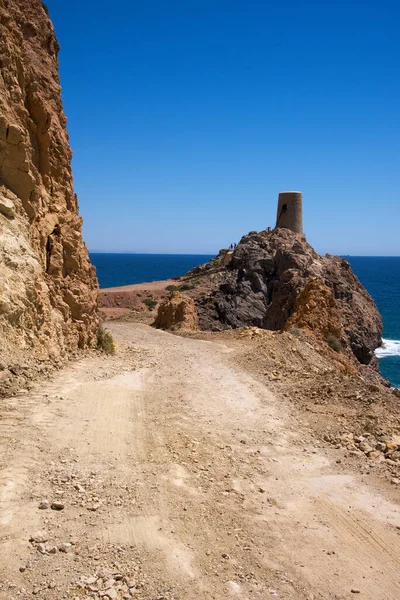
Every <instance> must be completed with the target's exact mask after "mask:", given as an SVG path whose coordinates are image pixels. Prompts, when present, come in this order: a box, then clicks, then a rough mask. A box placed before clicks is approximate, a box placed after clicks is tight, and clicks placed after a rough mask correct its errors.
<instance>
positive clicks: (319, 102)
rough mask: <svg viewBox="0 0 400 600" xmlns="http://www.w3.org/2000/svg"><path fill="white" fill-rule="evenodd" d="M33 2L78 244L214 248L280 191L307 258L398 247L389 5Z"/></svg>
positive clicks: (396, 110) (269, 207) (398, 49)
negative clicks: (55, 72) (55, 57)
mask: <svg viewBox="0 0 400 600" xmlns="http://www.w3.org/2000/svg"><path fill="white" fill-rule="evenodd" d="M46 3H47V5H48V7H49V9H50V14H51V17H52V19H53V22H54V24H55V28H56V33H57V36H58V38H59V41H60V44H61V52H60V71H61V83H62V87H63V100H64V107H65V111H66V114H67V117H68V130H69V133H70V138H71V145H72V149H73V152H74V159H73V169H74V177H75V187H76V192H77V193H78V196H79V202H80V210H81V214H82V215H83V217H84V221H85V225H84V235H85V239H86V242H87V244H88V246H89V249H91V250H95V249H97V250H104V251H121V252H123V251H137V252H155V253H158V252H171V253H174V252H177V253H181V252H182V253H213V252H215V251H217V250H218V249H219V248H221V247H224V246H226V245H227V244H229V243H231V242H233V241H238V240H239V239H240V237H241V236H242V235H243V234H245V233H247V232H248V231H250V230H254V229H257V230H260V229H264V228H265V227H267V226H268V225H274V220H275V210H276V201H277V196H278V192H279V191H281V190H288V189H289V190H290V189H295V190H302V191H303V195H304V228H305V233H306V235H307V239H308V241H309V242H310V243H311V244H312V245H313V246H314V247H315V248H316V249H317V250H318V251H319V252H322V253H325V252H332V253H340V254H353V255H363V254H366V255H400V236H399V226H400V217H399V214H400V211H399V208H400V202H399V200H400V198H399V196H400V193H399V190H400V186H399V175H400V168H399V165H400V143H399V142H400V44H399V38H398V23H399V19H400V7H399V3H398V2H395V1H390V2H388V1H385V0H383V1H381V2H377V1H376V2H368V1H364V2H354V1H352V0H350V1H347V2H343V1H340V0H339V1H337V0H335V2H330V3H324V2H321V1H319V2H306V1H299V0H297V1H294V0H290V1H286V2H285V1H282V2H274V3H271V2H268V1H267V0H264V1H261V0H259V1H255V0H241V1H239V0H185V1H178V0H168V1H166V0H141V1H140V2H139V1H137V0H114V1H113V2H112V3H111V2H110V1H109V0H107V1H104V0H85V1H82V0H68V1H65V0H46Z"/></svg>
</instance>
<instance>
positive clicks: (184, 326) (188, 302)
mask: <svg viewBox="0 0 400 600" xmlns="http://www.w3.org/2000/svg"><path fill="white" fill-rule="evenodd" d="M154 326H155V327H157V328H159V329H170V330H172V331H177V330H185V331H196V330H197V329H198V328H199V318H198V314H197V310H196V305H195V303H194V301H193V300H192V298H189V297H187V296H184V295H183V294H181V293H180V292H173V293H172V294H171V296H170V298H169V299H168V300H166V301H165V302H163V303H162V304H160V306H159V308H158V313H157V317H156V320H155V322H154Z"/></svg>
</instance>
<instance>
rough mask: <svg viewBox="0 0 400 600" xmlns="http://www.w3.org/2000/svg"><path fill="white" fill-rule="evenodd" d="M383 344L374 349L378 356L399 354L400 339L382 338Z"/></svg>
mask: <svg viewBox="0 0 400 600" xmlns="http://www.w3.org/2000/svg"><path fill="white" fill-rule="evenodd" d="M382 342H383V344H382V346H381V347H380V348H377V349H376V350H375V354H376V356H377V357H378V358H385V357H387V356H400V340H382Z"/></svg>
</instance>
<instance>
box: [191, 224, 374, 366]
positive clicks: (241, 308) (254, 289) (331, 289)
mask: <svg viewBox="0 0 400 600" xmlns="http://www.w3.org/2000/svg"><path fill="white" fill-rule="evenodd" d="M185 279H186V280H187V281H189V282H194V284H195V285H196V290H197V291H196V290H195V291H194V293H193V296H195V301H196V306H197V310H198V313H199V322H200V327H201V329H205V330H213V331H217V330H221V329H229V328H236V327H241V326H244V325H254V326H257V327H261V328H264V329H270V330H281V329H284V328H285V327H286V326H287V324H290V325H291V326H292V327H296V326H301V327H307V328H308V329H310V330H313V331H317V330H318V333H319V334H320V335H323V336H325V337H326V339H327V341H328V343H331V344H332V345H335V344H336V345H337V349H339V348H342V349H343V351H344V352H346V351H348V352H349V353H351V354H352V355H354V356H355V357H356V359H357V360H358V362H360V363H362V364H369V363H370V362H371V361H372V360H373V357H374V354H373V351H374V349H375V348H377V347H378V346H379V345H380V344H381V341H382V340H381V336H382V320H381V317H380V314H379V312H378V310H377V308H376V306H375V303H374V301H373V300H372V298H371V296H370V295H369V294H368V292H367V291H366V290H365V289H364V288H363V286H362V285H361V283H360V282H359V280H358V279H357V277H356V276H355V275H354V273H353V271H352V269H351V267H350V264H349V263H348V262H347V261H346V260H345V259H343V258H340V257H338V256H331V255H326V256H320V255H319V254H317V253H316V252H315V250H313V248H312V247H311V246H310V245H309V244H308V243H307V242H306V239H305V237H304V236H302V235H300V234H297V233H294V232H292V231H290V230H289V229H276V230H275V231H272V232H267V231H263V232H260V233H257V232H252V233H250V234H249V235H246V236H244V237H243V238H242V240H241V241H240V243H239V244H238V246H237V248H236V249H235V251H234V252H233V253H228V252H227V251H224V252H221V253H220V254H219V255H218V257H217V258H216V259H214V260H213V261H211V262H210V263H207V264H206V265H202V266H201V267H197V268H196V269H193V271H191V272H190V273H188V275H187V276H186V277H185ZM199 290H202V291H201V293H199ZM296 303H297V304H296ZM290 318H292V320H291V321H289V319H290ZM334 338H336V341H335V339H334Z"/></svg>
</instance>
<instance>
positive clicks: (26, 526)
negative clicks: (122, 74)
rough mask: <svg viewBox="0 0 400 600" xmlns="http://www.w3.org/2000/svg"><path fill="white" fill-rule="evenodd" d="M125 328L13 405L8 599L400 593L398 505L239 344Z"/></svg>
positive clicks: (6, 456) (3, 514)
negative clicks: (266, 378)
mask: <svg viewBox="0 0 400 600" xmlns="http://www.w3.org/2000/svg"><path fill="white" fill-rule="evenodd" d="M108 327H109V328H110V329H111V330H112V332H113V335H114V337H115V339H116V341H117V345H118V352H117V355H116V356H115V357H113V358H106V357H102V356H91V357H88V358H86V359H84V360H82V361H80V362H78V363H74V364H71V365H70V366H69V367H68V368H66V369H65V370H63V371H62V372H60V373H59V374H58V375H56V376H54V378H53V379H52V380H51V381H49V382H47V383H46V384H42V385H41V386H39V385H36V386H35V388H34V390H33V391H31V392H29V393H26V394H23V395H19V396H16V397H14V398H10V399H6V400H5V401H3V404H2V406H1V410H0V416H1V419H0V434H1V441H0V451H1V454H0V456H1V459H0V460H1V463H0V466H1V471H0V484H1V488H0V501H1V504H0V525H1V538H0V598H2V599H3V598H4V599H11V598H14V599H17V598H31V597H32V594H33V595H34V596H35V597H37V598H44V599H47V598H49V599H61V598H63V599H71V598H72V599H75V598H76V599H78V598H84V597H88V596H89V597H93V598H100V597H105V598H123V597H125V598H131V597H132V598H139V599H142V600H145V599H146V600H150V599H154V600H155V599H158V600H162V599H165V600H168V599H171V600H172V599H181V600H195V599H196V600H198V599H207V600H209V599H213V598H214V599H229V598H241V599H245V600H250V599H253V598H260V599H268V598H277V597H278V598H283V599H293V600H294V599H310V600H311V599H347V598H353V597H355V596H356V597H357V594H359V597H360V598H363V599H370V600H398V599H399V598H400V569H399V567H400V529H399V527H400V510H399V507H398V505H395V504H393V503H391V502H390V501H389V500H388V498H386V497H384V496H383V495H382V494H381V493H379V492H378V491H377V490H376V489H375V488H373V487H372V486H368V485H367V484H365V483H362V482H361V479H360V478H359V477H358V476H357V475H354V474H353V473H350V472H348V473H347V472H344V471H343V468H341V469H340V470H339V468H338V465H337V464H336V463H335V461H334V460H333V459H332V455H330V454H329V451H328V450H324V449H321V448H318V447H317V445H316V444H314V442H313V438H312V437H311V435H310V433H309V430H308V429H307V426H306V424H305V423H303V421H302V420H301V418H299V415H298V413H296V412H295V410H294V408H293V406H291V405H290V402H289V400H287V399H285V400H284V399H281V398H279V397H277V396H275V395H274V394H273V393H272V392H271V390H269V389H268V387H266V384H263V383H262V382H261V381H259V380H258V379H257V378H255V377H254V376H253V375H251V374H250V373H249V372H248V371H246V370H244V368H241V367H240V366H238V365H237V363H236V362H235V361H234V360H232V357H233V355H234V352H235V350H234V348H233V347H230V346H229V342H227V344H226V345H225V344H224V343H222V342H219V343H216V342H210V341H204V340H196V339H190V338H182V337H178V336H173V335H171V334H168V333H165V332H162V331H157V330H153V329H151V328H150V327H148V326H145V325H140V324H134V323H111V324H109V325H108ZM43 500H48V501H49V502H50V504H51V503H53V502H58V503H59V504H57V506H58V507H59V508H60V507H61V506H64V508H63V509H62V510H52V509H51V508H47V509H43V510H42V509H39V505H40V503H41V502H42V501H43ZM44 506H46V503H45V504H44ZM38 532H40V535H38ZM31 537H33V538H35V539H36V540H37V541H32V542H30V541H29V539H30V538H31ZM41 540H42V541H41Z"/></svg>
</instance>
